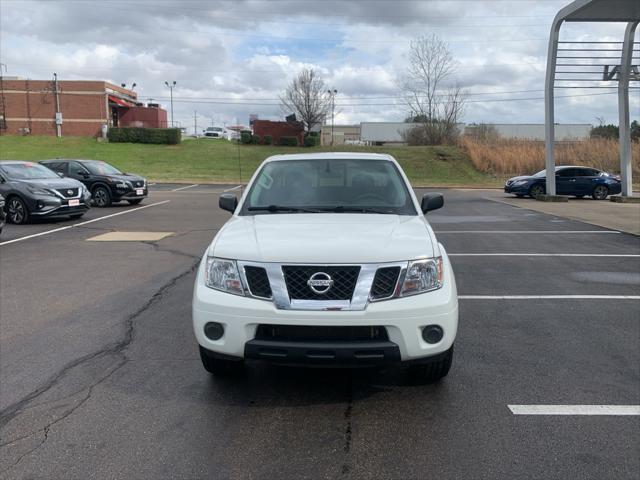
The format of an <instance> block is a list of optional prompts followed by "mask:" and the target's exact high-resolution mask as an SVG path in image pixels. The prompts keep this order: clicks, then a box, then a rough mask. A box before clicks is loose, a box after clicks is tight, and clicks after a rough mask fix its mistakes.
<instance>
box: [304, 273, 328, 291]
mask: <svg viewBox="0 0 640 480" xmlns="http://www.w3.org/2000/svg"><path fill="white" fill-rule="evenodd" d="M307 285H308V286H309V288H310V289H311V291H312V292H313V293H317V294H318V295H322V294H323V293H327V292H328V291H329V290H331V287H332V286H333V279H332V278H331V277H330V276H329V274H328V273H324V272H316V273H314V274H313V275H311V277H310V278H309V280H307Z"/></svg>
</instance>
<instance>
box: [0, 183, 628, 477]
mask: <svg viewBox="0 0 640 480" xmlns="http://www.w3.org/2000/svg"><path fill="white" fill-rule="evenodd" d="M232 187H233V186H225V187H218V186H199V185H195V186H188V185H186V186H180V185H155V186H152V187H151V195H150V198H149V199H147V200H146V201H145V202H143V204H142V205H140V206H137V207H131V206H128V205H122V206H119V205H116V206H113V207H112V208H109V209H100V210H99V209H92V210H91V211H90V212H88V214H87V215H85V218H83V219H82V220H81V221H75V222H64V221H61V222H55V223H38V224H35V225H26V226H19V227H17V226H13V225H9V226H7V228H6V229H5V231H4V232H3V234H2V237H0V272H1V273H0V307H1V310H0V314H1V317H2V322H1V323H2V328H1V329H0V347H1V348H0V478H3V479H22V478H25V479H26V478H29V479H32V478H74V479H75V478H78V479H87V478H109V479H113V478H123V479H137V478H234V479H244V478H269V479H271V478H338V477H339V478H345V479H350V478H354V479H355V478H358V479H360V478H363V479H364V478H398V479H411V478H416V479H418V478H492V479H493V478H515V477H517V478H593V479H602V478H616V479H625V478H629V479H631V478H634V479H635V478H638V477H639V476H640V428H639V427H640V416H637V415H593V414H592V413H594V412H593V411H592V410H593V409H591V410H590V409H588V408H585V407H580V406H584V405H596V406H603V407H600V408H601V410H602V409H605V410H606V409H607V408H613V409H614V410H615V409H616V408H618V407H620V406H634V405H635V406H637V405H639V404H640V238H639V237H636V236H633V235H629V234H625V233H620V232H617V231H612V230H606V229H604V228H601V227H596V226H593V225H589V224H585V223H580V222H577V221H572V220H567V219H563V218H560V217H555V216H550V215H546V214H543V213H539V212H533V211H530V210H526V209H522V208H516V207H513V206H510V205H506V204H504V203H499V202H495V201H492V200H491V199H490V198H489V197H488V196H487V195H486V194H485V193H483V192H482V191H461V190H449V191H446V192H445V207H444V208H443V209H442V210H439V211H437V212H434V213H433V214H429V219H430V221H431V223H432V225H433V227H434V229H435V231H436V234H437V235H438V239H439V241H440V242H441V243H442V244H444V246H445V248H446V249H447V251H448V253H449V255H450V256H451V261H452V264H453V267H454V270H455V273H456V278H457V282H458V293H459V294H460V296H461V298H460V327H459V332H458V338H457V340H456V356H455V357H454V363H453V367H452V370H451V372H450V374H449V376H448V377H447V378H446V379H445V380H444V381H443V382H441V383H439V384H435V385H411V384H410V383H408V382H407V381H406V380H407V378H406V376H405V375H404V372H403V371H402V370H399V369H394V368H392V369H387V370H383V371H379V370H322V369H312V370H305V369H294V368H283V367H281V368H278V367H272V366H265V365H261V364H253V365H250V367H249V368H248V369H247V372H246V375H245V376H244V377H242V378H240V379H237V380H229V379H214V378H212V377H211V376H210V375H208V374H207V373H206V372H205V371H204V370H203V368H202V366H201V363H200V359H199V357H198V351H197V347H196V342H195V339H194V337H193V333H192V331H191V318H190V317H191V314H190V306H191V293H192V284H193V280H194V270H195V267H196V265H197V262H198V261H199V259H200V256H201V255H202V253H203V251H204V249H205V248H206V246H207V244H208V243H209V242H210V240H211V239H212V237H213V236H214V235H215V233H216V231H217V229H218V228H220V226H221V225H222V224H223V223H224V222H225V220H226V219H227V218H228V214H227V213H226V212H223V211H221V210H219V209H218V208H217V196H218V194H219V193H220V192H222V191H223V190H225V189H227V188H232ZM114 231H115V232H117V231H140V232H170V233H171V235H169V236H167V237H165V238H163V239H161V240H158V241H145V242H96V241H88V239H90V238H92V237H95V236H97V235H100V234H103V233H107V232H114ZM363 241H364V240H363ZM549 405H552V406H553V405H562V406H572V407H571V408H570V410H569V411H568V412H564V413H569V414H566V415H544V414H542V415H532V414H530V413H534V412H538V413H544V408H545V406H549ZM540 406H542V407H540ZM541 408H542V411H540V409H541ZM615 411H617V410H615ZM514 412H515V413H514ZM516 413H518V414H516ZM521 413H523V414H521Z"/></svg>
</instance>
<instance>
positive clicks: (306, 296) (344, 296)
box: [282, 265, 360, 300]
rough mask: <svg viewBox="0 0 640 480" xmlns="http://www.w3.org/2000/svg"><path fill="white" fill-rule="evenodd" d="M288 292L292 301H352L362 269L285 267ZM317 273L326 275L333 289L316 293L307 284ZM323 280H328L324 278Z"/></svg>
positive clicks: (307, 266) (283, 269) (356, 267)
mask: <svg viewBox="0 0 640 480" xmlns="http://www.w3.org/2000/svg"><path fill="white" fill-rule="evenodd" d="M282 272H283V273H284V279H285V283H286V285H287V291H288V292H289V298H290V299H291V300H351V297H352V296H353V291H354V290H355V288H356V282H357V281H358V275H359V274H360V267H359V266H353V265H346V266H322V265H320V266H316V265H283V267H282ZM316 273H325V274H326V275H328V276H329V277H331V280H332V281H333V283H332V285H331V287H330V288H329V289H328V290H327V291H325V292H322V293H316V292H314V291H313V290H312V289H311V288H310V287H309V284H308V283H307V282H308V281H309V280H310V279H311V276H312V275H314V274H316ZM322 278H326V277H325V276H322Z"/></svg>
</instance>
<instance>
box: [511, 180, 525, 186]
mask: <svg viewBox="0 0 640 480" xmlns="http://www.w3.org/2000/svg"><path fill="white" fill-rule="evenodd" d="M528 181H529V180H516V181H515V182H513V185H512V186H513V187H520V186H521V185H524V184H525V183H527V182H528Z"/></svg>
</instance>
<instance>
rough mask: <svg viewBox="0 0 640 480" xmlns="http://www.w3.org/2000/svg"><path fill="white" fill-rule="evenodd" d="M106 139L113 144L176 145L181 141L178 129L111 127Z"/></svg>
mask: <svg viewBox="0 0 640 480" xmlns="http://www.w3.org/2000/svg"><path fill="white" fill-rule="evenodd" d="M107 138H108V139H109V141H110V142H113V143H160V144H167V145H176V144H178V143H180V142H181V141H182V133H181V132H180V129H179V128H139V127H125V128H119V127H112V128H110V129H109V130H108V131H107Z"/></svg>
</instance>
